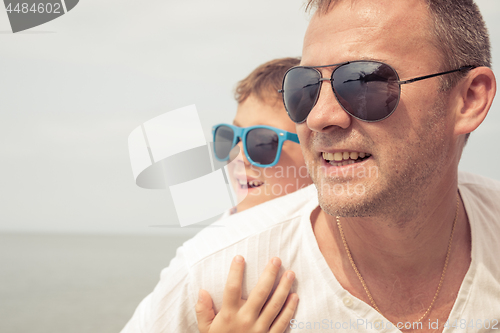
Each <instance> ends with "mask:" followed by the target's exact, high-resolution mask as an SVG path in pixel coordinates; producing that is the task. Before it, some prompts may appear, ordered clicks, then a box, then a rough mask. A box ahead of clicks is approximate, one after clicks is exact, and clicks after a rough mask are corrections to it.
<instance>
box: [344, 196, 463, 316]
mask: <svg viewBox="0 0 500 333" xmlns="http://www.w3.org/2000/svg"><path fill="white" fill-rule="evenodd" d="M458 208H459V197H458V194H457V208H456V210H455V219H454V220H453V227H452V228H451V235H450V240H449V241H448V251H447V252H446V259H445V260H444V267H443V272H442V273H441V279H440V280H439V285H438V287H437V290H436V294H435V295H434V298H433V299H432V302H431V305H429V307H428V308H427V311H425V313H424V314H423V315H422V317H420V318H419V319H418V320H417V322H420V321H422V319H424V318H425V317H426V316H427V315H428V314H429V312H430V311H431V309H432V306H433V305H434V302H436V299H437V297H438V295H439V291H440V290H441V286H442V285H443V280H444V276H445V274H446V268H447V267H448V259H449V258H450V252H451V242H452V240H453V233H454V232H455V225H456V224H457V219H458ZM337 226H338V227H339V231H340V236H341V237H342V242H343V243H344V248H345V251H346V253H347V256H348V257H349V261H350V262H351V266H352V268H353V269H354V272H356V275H357V276H358V278H359V281H360V282H361V284H362V285H363V288H364V289H365V292H366V295H367V296H368V298H369V299H370V302H371V304H372V306H373V308H375V310H377V311H378V312H379V313H380V314H382V312H381V311H380V309H379V308H378V306H377V304H376V303H375V300H374V299H373V296H372V294H371V293H370V291H369V290H368V287H367V286H366V283H365V280H364V279H363V277H362V276H361V273H359V270H358V267H357V266H356V264H355V263H354V260H353V259H352V256H351V251H350V250H349V246H348V245H347V241H346V239H345V236H344V231H343V230H342V224H341V223H340V217H339V216H337Z"/></svg>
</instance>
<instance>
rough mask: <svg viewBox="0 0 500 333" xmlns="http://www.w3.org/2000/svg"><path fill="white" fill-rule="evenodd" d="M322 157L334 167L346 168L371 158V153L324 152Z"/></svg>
mask: <svg viewBox="0 0 500 333" xmlns="http://www.w3.org/2000/svg"><path fill="white" fill-rule="evenodd" d="M321 156H322V158H323V160H324V161H325V162H326V163H329V164H331V165H333V166H344V165H349V164H354V163H359V162H362V161H364V160H366V159H367V158H369V157H370V156H371V154H370V153H365V152H357V151H347V150H346V151H335V152H322V153H321Z"/></svg>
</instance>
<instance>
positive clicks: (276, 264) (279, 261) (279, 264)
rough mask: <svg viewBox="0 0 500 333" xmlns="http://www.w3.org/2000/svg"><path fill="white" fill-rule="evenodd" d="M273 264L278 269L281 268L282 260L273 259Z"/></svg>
mask: <svg viewBox="0 0 500 333" xmlns="http://www.w3.org/2000/svg"><path fill="white" fill-rule="evenodd" d="M272 262H273V265H274V266H276V267H280V266H281V260H279V259H278V258H273V260H272Z"/></svg>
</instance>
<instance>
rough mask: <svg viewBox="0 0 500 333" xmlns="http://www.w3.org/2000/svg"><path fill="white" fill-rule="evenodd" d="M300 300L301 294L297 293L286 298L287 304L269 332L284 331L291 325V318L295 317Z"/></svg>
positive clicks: (279, 332)
mask: <svg viewBox="0 0 500 333" xmlns="http://www.w3.org/2000/svg"><path fill="white" fill-rule="evenodd" d="M298 302H299V296H297V294H290V295H289V296H288V298H287V299H286V302H285V305H284V306H283V309H282V310H281V312H280V314H279V315H278V317H276V319H275V320H274V322H273V324H272V325H271V328H270V329H269V333H283V332H285V330H286V329H287V327H288V325H290V320H292V318H293V314H294V313H295V310H296V309H297V304H298Z"/></svg>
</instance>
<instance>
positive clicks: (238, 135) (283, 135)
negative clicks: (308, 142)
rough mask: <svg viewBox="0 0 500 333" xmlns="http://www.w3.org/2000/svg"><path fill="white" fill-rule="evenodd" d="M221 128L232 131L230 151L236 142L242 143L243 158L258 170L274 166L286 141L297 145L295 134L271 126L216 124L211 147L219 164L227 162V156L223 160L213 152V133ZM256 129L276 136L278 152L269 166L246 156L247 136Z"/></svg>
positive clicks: (213, 128)
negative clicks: (267, 130)
mask: <svg viewBox="0 0 500 333" xmlns="http://www.w3.org/2000/svg"><path fill="white" fill-rule="evenodd" d="M221 126H227V127H229V128H231V129H232V130H233V133H234V135H233V143H232V145H231V150H232V149H233V148H234V147H235V146H236V145H237V144H238V142H239V141H240V140H241V141H242V143H243V151H244V153H245V156H246V158H247V160H248V162H250V163H251V164H252V165H255V166H257V167H260V168H268V167H272V166H275V165H276V164H277V163H278V161H279V159H280V157H281V150H282V147H283V143H284V142H285V141H287V140H289V141H292V142H295V143H299V137H298V136H297V134H295V133H290V132H287V131H285V130H282V129H279V128H276V127H271V126H265V125H257V126H249V127H238V126H235V125H230V124H217V125H215V126H213V127H212V137H213V143H214V146H213V149H214V156H215V158H216V159H217V160H219V161H221V162H224V161H227V160H229V155H230V154H228V156H227V157H226V158H224V159H220V158H219V157H218V156H217V154H216V152H215V133H216V132H217V129H218V128H219V127H221ZM258 128H265V129H269V130H271V131H273V132H274V133H276V135H277V136H278V150H277V151H276V157H275V158H274V161H273V162H272V163H270V164H260V163H257V162H255V161H254V160H253V159H252V158H251V157H250V156H249V154H248V150H247V139H246V138H247V134H248V132H250V131H251V130H253V129H258Z"/></svg>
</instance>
